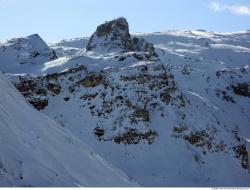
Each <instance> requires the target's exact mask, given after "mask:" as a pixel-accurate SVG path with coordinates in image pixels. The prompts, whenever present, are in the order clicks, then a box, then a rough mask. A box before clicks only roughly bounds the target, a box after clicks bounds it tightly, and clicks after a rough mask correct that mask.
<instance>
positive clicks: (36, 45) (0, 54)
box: [0, 34, 57, 73]
mask: <svg viewBox="0 0 250 190" xmlns="http://www.w3.org/2000/svg"><path fill="white" fill-rule="evenodd" d="M56 58H57V56H56V53H55V51H53V50H52V49H50V48H49V46H48V45H47V44H46V43H45V42H44V41H43V40H42V38H41V37H40V36H39V35H38V34H34V35H30V36H27V37H24V38H14V39H12V40H8V41H6V42H2V43H0V65H1V68H0V69H1V70H2V71H4V72H10V73H19V72H23V71H24V70H32V68H33V67H34V66H36V65H39V64H42V63H45V62H47V61H51V60H54V59H56Z"/></svg>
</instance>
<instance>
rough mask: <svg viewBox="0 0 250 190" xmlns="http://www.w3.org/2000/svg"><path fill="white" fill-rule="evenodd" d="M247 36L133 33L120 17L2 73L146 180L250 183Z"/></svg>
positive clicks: (153, 183)
mask: <svg viewBox="0 0 250 190" xmlns="http://www.w3.org/2000/svg"><path fill="white" fill-rule="evenodd" d="M134 39H135V40H134ZM136 39H139V40H136ZM249 40H250V37H249V31H244V32H238V33H231V34H219V33H213V32H206V31H170V32H165V33H153V34H136V35H134V36H131V35H130V34H129V29H128V25H127V22H126V20H125V19H124V18H119V19H115V20H114V21H111V22H106V23H104V24H102V25H101V26H99V27H97V31H96V32H95V33H94V34H93V35H92V37H91V38H90V41H89V42H88V45H87V47H86V51H85V50H83V51H81V52H80V53H79V52H77V54H76V55H70V56H66V57H62V58H60V59H57V60H54V61H50V62H46V63H44V64H43V65H42V67H40V68H39V69H38V68H37V70H34V71H33V72H30V73H31V75H11V74H10V75H8V76H9V78H11V79H12V81H13V83H14V84H15V85H16V87H17V88H18V89H19V91H20V92H21V93H22V94H23V95H24V96H25V97H26V99H27V100H28V101H29V102H30V103H31V104H33V105H34V107H36V108H37V109H39V110H41V112H43V113H44V114H46V115H48V116H49V117H52V118H53V119H55V120H56V121H58V122H59V123H60V124H61V125H62V126H64V127H65V128H67V129H68V130H70V131H71V132H72V133H73V134H74V135H76V136H78V137H79V138H80V139H82V141H83V142H86V143H88V145H89V146H91V148H93V149H94V150H95V151H96V152H98V153H99V154H100V155H101V156H102V157H104V158H105V159H106V160H108V161H110V162H111V163H112V164H114V165H115V166H116V167H118V168H120V169H122V170H123V171H124V172H125V173H126V174H127V175H128V176H129V177H130V178H132V179H133V180H135V181H137V182H138V183H139V184H141V185H143V186H249V185H250V174H249V171H250V166H249V151H250V144H249V139H250V128H249V126H250V117H249V116H250V109H249V107H250V99H249V97H250V90H249V89H250V75H249V72H250V69H249V64H250V51H249ZM141 42H143V43H141ZM150 43H152V44H154V47H153V46H151V45H149V44H150ZM145 44H148V45H145ZM145 47H151V48H149V49H148V48H145ZM150 52H151V53H150ZM32 74H36V75H38V76H34V75H32ZM83 123H85V124H84V125H83Z"/></svg>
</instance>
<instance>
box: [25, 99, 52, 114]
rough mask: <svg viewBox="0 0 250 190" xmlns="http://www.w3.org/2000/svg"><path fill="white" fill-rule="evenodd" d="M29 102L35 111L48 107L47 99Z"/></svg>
mask: <svg viewBox="0 0 250 190" xmlns="http://www.w3.org/2000/svg"><path fill="white" fill-rule="evenodd" d="M29 102H30V103H31V104H32V105H33V106H34V107H35V108H36V109H37V110H39V111H40V110H43V109H44V108H45V107H46V106H48V100H47V99H39V98H37V99H32V100H29Z"/></svg>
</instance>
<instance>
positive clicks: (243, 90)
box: [231, 83, 250, 97]
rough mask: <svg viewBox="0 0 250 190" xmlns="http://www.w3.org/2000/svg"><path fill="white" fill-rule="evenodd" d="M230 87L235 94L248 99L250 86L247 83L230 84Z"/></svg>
mask: <svg viewBox="0 0 250 190" xmlns="http://www.w3.org/2000/svg"><path fill="white" fill-rule="evenodd" d="M231 87H232V88H233V91H234V93H235V94H238V95H240V96H246V97H250V85H249V84H247V83H238V84H232V85H231Z"/></svg>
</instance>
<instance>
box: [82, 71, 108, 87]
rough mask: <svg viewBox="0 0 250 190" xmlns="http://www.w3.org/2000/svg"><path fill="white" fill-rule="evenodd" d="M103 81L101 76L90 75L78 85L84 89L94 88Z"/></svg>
mask: <svg viewBox="0 0 250 190" xmlns="http://www.w3.org/2000/svg"><path fill="white" fill-rule="evenodd" d="M103 81H104V79H103V76H102V75H97V74H91V75H88V76H86V77H85V78H84V79H83V80H81V81H79V83H80V84H81V85H82V86H84V87H95V86H97V85H100V84H101V83H102V82H103Z"/></svg>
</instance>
